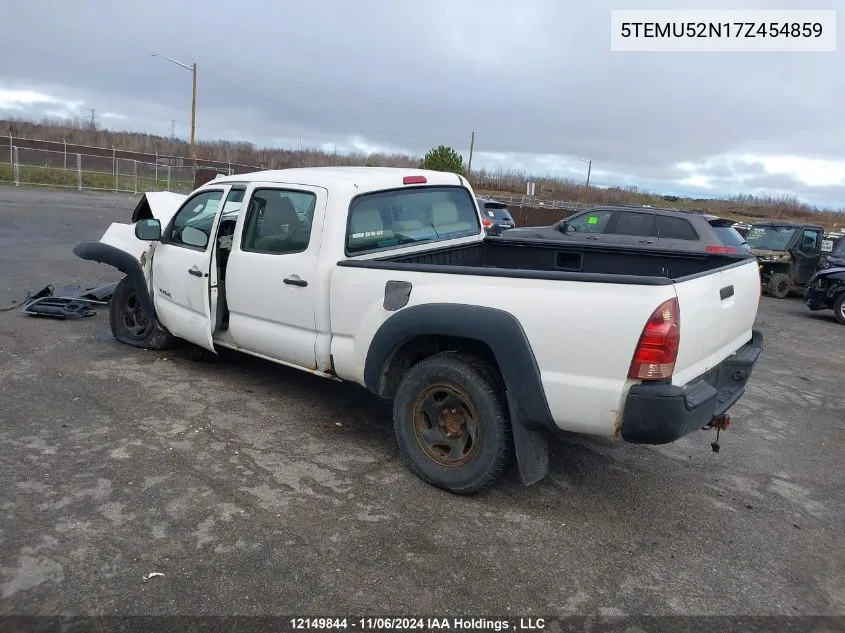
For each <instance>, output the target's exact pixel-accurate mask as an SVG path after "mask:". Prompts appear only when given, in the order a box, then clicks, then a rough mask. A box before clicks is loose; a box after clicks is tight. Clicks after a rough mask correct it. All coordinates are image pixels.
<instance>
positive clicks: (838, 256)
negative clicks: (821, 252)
mask: <svg viewBox="0 0 845 633" xmlns="http://www.w3.org/2000/svg"><path fill="white" fill-rule="evenodd" d="M825 239H829V240H830V241H831V243H832V248H831V250H830V251H829V252H828V253H827V255H826V257H825V263H824V267H825V268H845V239H843V238H842V237H841V236H839V235H825Z"/></svg>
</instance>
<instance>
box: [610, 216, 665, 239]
mask: <svg viewBox="0 0 845 633" xmlns="http://www.w3.org/2000/svg"><path fill="white" fill-rule="evenodd" d="M656 220H657V217H656V216H655V215H654V214H653V213H639V212H637V211H620V212H619V219H617V220H616V225H615V226H614V227H613V231H611V232H612V233H614V234H616V235H636V236H639V237H657V222H656Z"/></svg>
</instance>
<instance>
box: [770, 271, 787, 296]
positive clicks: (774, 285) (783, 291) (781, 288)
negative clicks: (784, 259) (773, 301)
mask: <svg viewBox="0 0 845 633" xmlns="http://www.w3.org/2000/svg"><path fill="white" fill-rule="evenodd" d="M791 288H792V279H791V278H790V276H789V275H787V274H786V273H774V274H772V276H771V277H770V278H769V287H768V291H769V294H770V295H772V296H773V297H775V298H777V299H785V298H786V296H787V295H788V294H789V291H790V289H791Z"/></svg>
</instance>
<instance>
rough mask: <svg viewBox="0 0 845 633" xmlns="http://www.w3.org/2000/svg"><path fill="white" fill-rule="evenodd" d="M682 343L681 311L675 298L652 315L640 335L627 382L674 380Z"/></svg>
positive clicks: (666, 302)
mask: <svg viewBox="0 0 845 633" xmlns="http://www.w3.org/2000/svg"><path fill="white" fill-rule="evenodd" d="M680 342H681V308H680V306H679V305H678V299H677V298H672V299H669V300H667V301H664V302H663V303H661V304H660V306H658V308H657V309H656V310H655V311H654V312H652V313H651V317H649V319H648V321H647V322H646V324H645V328H643V333H642V334H641V335H640V340H639V342H638V343H637V349H636V351H634V358H633V359H632V360H631V368H630V369H629V370H628V378H632V379H634V380H663V379H666V378H671V377H672V372H674V371H675V361H676V360H677V358H678V347H679V345H680Z"/></svg>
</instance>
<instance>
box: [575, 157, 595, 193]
mask: <svg viewBox="0 0 845 633" xmlns="http://www.w3.org/2000/svg"><path fill="white" fill-rule="evenodd" d="M575 158H577V159H578V160H580V161H581V162H582V163H587V184H585V185H584V195H585V196H586V195H587V190H588V189H589V188H590V172H591V171H592V169H593V161H592V159H589V158H580V157H578V156H576V157H575Z"/></svg>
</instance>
